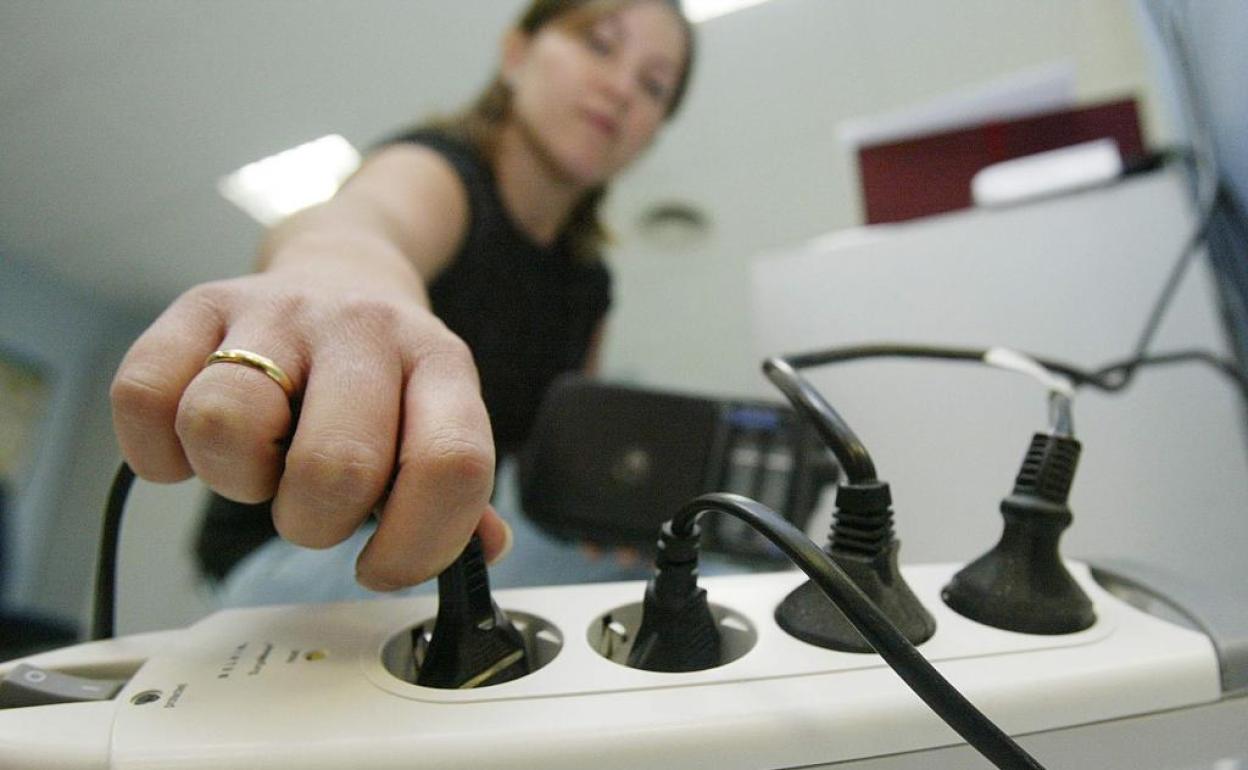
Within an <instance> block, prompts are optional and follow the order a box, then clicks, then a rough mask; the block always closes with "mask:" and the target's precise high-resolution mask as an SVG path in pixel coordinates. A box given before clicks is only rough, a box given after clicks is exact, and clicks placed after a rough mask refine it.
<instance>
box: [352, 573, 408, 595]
mask: <svg viewBox="0 0 1248 770" xmlns="http://www.w3.org/2000/svg"><path fill="white" fill-rule="evenodd" d="M355 582H357V583H359V584H360V585H362V586H364V587H365V588H367V589H368V590H370V591H377V592H378V593H390V592H392V591H397V590H399V589H400V588H402V587H403V586H396V585H393V584H391V583H387V582H385V581H384V580H373V579H371V578H366V577H365V576H364V575H362V574H360V573H359V572H357V573H355Z"/></svg>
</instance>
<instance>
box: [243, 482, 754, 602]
mask: <svg viewBox="0 0 1248 770" xmlns="http://www.w3.org/2000/svg"><path fill="white" fill-rule="evenodd" d="M518 500H519V490H518V488H517V484H516V478H515V468H514V464H513V463H511V462H506V463H504V464H503V466H502V467H501V468H500V470H499V475H498V483H497V488H496V490H495V496H494V507H495V509H497V510H498V511H499V513H500V514H501V515H502V516H503V518H504V519H506V520H507V523H508V524H510V525H511V528H512V532H513V534H514V535H515V540H514V544H513V547H512V552H511V554H510V555H509V556H508V557H507V558H505V559H503V560H502V561H501V562H499V563H497V564H495V565H494V566H492V567H491V568H490V585H491V586H492V587H494V588H518V587H523V586H547V585H566V584H570V583H597V582H609V581H616V580H645V579H647V578H649V577H650V574H651V572H652V569H653V568H652V566H651V564H649V563H648V562H647V561H646V560H640V561H636V562H634V563H632V564H622V563H620V561H619V560H618V559H617V555H616V554H611V553H607V554H603V555H602V556H600V557H597V558H594V557H593V556H591V555H589V554H588V552H587V551H586V550H585V549H583V548H582V547H580V546H578V545H577V544H575V543H567V542H564V541H561V540H558V539H556V538H553V537H551V536H549V535H547V534H546V533H545V532H543V531H542V530H540V529H538V528H537V527H536V526H534V525H533V524H532V523H530V522H529V520H528V519H527V518H526V517H525V516H524V515H522V514H521V513H519V510H520V508H519V504H518ZM373 529H374V527H373V525H371V524H370V525H367V526H365V527H362V528H361V529H360V530H359V531H358V532H356V533H355V534H354V535H353V536H351V537H350V538H349V539H347V540H346V541H344V542H342V543H340V544H338V545H336V546H334V547H333V548H328V549H325V550H312V549H308V548H301V547H299V546H296V545H292V544H290V543H288V542H286V541H284V540H280V539H274V540H271V541H269V542H268V543H266V544H265V545H264V546H262V547H261V548H259V549H258V550H256V551H254V552H252V553H251V554H249V555H248V556H247V557H246V558H245V559H244V560H243V561H242V562H240V563H239V564H238V566H237V567H235V568H234V570H233V571H231V572H230V574H229V576H228V577H227V578H226V579H225V581H224V582H223V583H222V584H221V586H220V588H219V590H218V598H219V600H220V602H221V604H222V606H223V607H250V606H258V605H265V604H295V603H302V602H331V601H346V600H353V599H377V598H384V597H387V596H411V595H416V594H426V593H434V592H435V591H436V590H437V580H429V581H427V582H425V583H422V584H421V585H418V586H415V587H413V588H408V589H405V590H402V591H399V592H396V593H390V594H382V593H376V592H374V591H369V590H368V589H366V588H363V587H362V586H360V585H359V584H358V583H356V582H355V558H356V556H357V555H358V554H359V552H360V549H362V548H363V547H364V545H365V543H367V542H368V538H369V537H370V536H371V535H372V533H373ZM656 535H657V533H656ZM699 571H700V572H701V573H702V574H704V575H712V574H730V573H736V572H745V571H749V568H748V567H745V566H742V565H740V564H737V563H734V562H733V561H731V560H729V559H727V558H725V557H720V556H717V555H714V554H705V555H704V557H703V561H702V564H701V565H699ZM639 598H640V597H639Z"/></svg>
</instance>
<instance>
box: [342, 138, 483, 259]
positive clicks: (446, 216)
mask: <svg viewBox="0 0 1248 770" xmlns="http://www.w3.org/2000/svg"><path fill="white" fill-rule="evenodd" d="M336 202H337V203H339V204H340V205H346V206H351V207H356V206H359V207H361V208H366V209H368V210H370V211H371V212H373V213H374V214H375V215H376V216H379V217H380V218H381V219H382V220H383V222H382V223H381V224H382V225H383V226H384V227H385V229H386V230H387V231H388V232H389V233H390V235H391V237H392V238H393V239H394V241H395V242H396V243H397V244H398V245H399V246H400V247H401V248H402V249H403V251H404V252H405V253H406V254H407V255H408V257H409V258H410V259H411V260H412V261H413V263H414V264H415V265H416V267H417V269H418V270H419V272H420V274H421V276H422V277H424V278H425V280H429V279H431V278H433V277H434V276H435V275H437V274H438V273H439V272H441V270H442V269H443V268H445V267H446V265H447V264H449V262H450V260H451V259H452V258H453V257H454V255H455V251H456V249H457V248H458V246H459V244H460V243H461V242H462V240H463V237H464V233H465V231H466V230H467V227H468V193H467V190H466V189H465V188H464V184H463V182H462V181H461V179H460V177H459V174H458V173H456V171H455V169H454V167H453V166H451V163H450V161H448V160H447V159H446V158H445V157H443V156H442V155H441V154H440V153H438V152H437V151H435V150H433V149H430V148H428V147H425V146H423V145H419V144H413V143H410V142H404V143H397V144H392V145H387V146H386V147H383V148H381V149H379V150H377V151H376V152H374V153H372V154H371V155H370V156H369V157H368V158H367V159H366V160H365V161H364V163H363V165H361V167H360V169H359V170H358V171H356V173H355V174H354V175H353V176H352V177H351V178H350V179H349V180H348V181H347V183H346V184H345V185H343V187H342V190H341V191H339V193H338V195H337V196H336Z"/></svg>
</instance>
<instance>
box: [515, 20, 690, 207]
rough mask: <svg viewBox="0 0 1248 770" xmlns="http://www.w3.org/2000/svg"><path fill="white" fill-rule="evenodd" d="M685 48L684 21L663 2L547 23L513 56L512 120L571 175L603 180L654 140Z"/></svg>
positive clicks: (576, 179) (582, 180)
mask: <svg viewBox="0 0 1248 770" xmlns="http://www.w3.org/2000/svg"><path fill="white" fill-rule="evenodd" d="M686 45H687V41H686V39H685V31H684V28H683V26H682V22H681V21H680V19H679V18H678V17H677V16H676V14H675V12H674V11H673V10H672V9H671V8H670V7H669V6H667V5H666V4H665V3H663V2H660V1H659V0H639V1H638V2H634V3H629V4H627V5H625V6H623V7H621V8H620V9H618V10H616V11H612V12H609V13H605V14H601V15H598V16H595V17H591V18H590V19H588V20H587V21H585V22H584V23H580V24H565V23H560V22H559V21H556V22H552V23H550V24H547V25H546V26H545V27H543V28H541V29H540V30H538V32H537V33H536V34H534V35H533V36H532V37H527V38H519V39H515V40H513V41H512V47H511V48H510V49H508V50H507V51H506V52H505V53H504V77H505V78H506V79H507V82H508V83H509V85H510V87H511V89H512V113H511V119H512V121H514V123H515V124H516V125H517V127H519V128H520V130H521V131H522V132H523V133H524V134H525V135H526V136H527V137H528V138H529V140H530V142H531V143H532V144H533V145H534V146H535V147H536V148H537V150H538V152H539V153H541V154H542V155H544V156H545V160H546V161H547V162H548V163H550V164H551V165H552V166H554V167H555V168H556V170H557V171H558V172H559V173H560V174H562V175H563V176H565V177H566V178H567V179H568V180H569V181H571V182H573V183H575V184H579V185H583V186H585V187H591V186H594V185H597V184H600V183H602V182H604V181H606V180H607V179H609V178H610V177H611V176H612V175H613V174H615V173H616V172H617V171H619V170H620V169H622V168H624V167H625V166H627V165H628V164H629V163H630V162H631V161H632V160H633V159H634V158H636V157H637V155H638V154H639V153H640V152H641V151H642V150H643V149H645V148H646V146H647V145H649V143H650V141H651V140H652V139H653V138H654V135H655V133H656V132H657V131H658V129H659V126H660V125H661V124H662V123H663V119H664V117H665V116H666V115H667V112H668V108H669V106H670V105H671V100H672V97H673V95H674V93H675V90H676V87H677V85H678V84H679V82H680V78H681V75H682V67H683V66H684V60H685V46H686Z"/></svg>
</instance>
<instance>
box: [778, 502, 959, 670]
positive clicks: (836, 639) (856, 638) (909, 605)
mask: <svg viewBox="0 0 1248 770" xmlns="http://www.w3.org/2000/svg"><path fill="white" fill-rule="evenodd" d="M900 548H901V543H900V542H899V541H898V540H897V538H896V537H895V536H894V535H893V509H892V494H891V493H890V492H889V488H888V484H887V483H885V482H883V481H878V480H870V481H860V482H855V483H845V484H842V485H841V486H840V487H839V488H838V489H837V491H836V514H835V516H834V518H833V521H832V531H831V533H830V534H829V537H828V546H827V549H826V550H827V552H828V555H829V556H831V557H832V560H833V561H835V562H836V564H837V566H839V567H840V568H841V569H842V570H844V571H845V574H846V575H848V576H849V577H850V578H851V579H852V580H853V581H854V583H855V584H857V586H858V587H859V588H860V589H862V592H863V593H865V594H866V595H867V596H868V597H869V598H870V599H871V601H872V602H874V603H875V605H876V606H877V607H879V608H880V610H881V611H882V612H883V613H884V615H886V616H887V617H888V619H889V620H890V621H892V623H893V625H895V626H897V629H898V630H899V631H901V633H902V634H903V635H904V636H905V637H906V639H907V640H908V641H909V642H910V643H911V644H914V645H919V644H922V643H923V642H926V641H927V640H928V639H930V638H931V637H932V634H934V633H936V621H935V619H934V618H932V616H931V613H929V612H928V611H927V608H925V607H924V606H923V604H922V602H920V601H919V600H918V597H916V596H915V595H914V592H913V591H911V590H910V586H909V584H908V583H906V579H905V578H904V577H903V576H902V574H901V569H900V568H899V567H898V565H897V554H898V551H899V550H900ZM776 623H777V624H778V625H779V626H780V627H781V628H783V629H784V630H785V631H787V632H789V633H790V634H792V635H793V636H795V637H797V638H798V639H801V640H802V641H804V642H807V643H809V644H814V645H818V646H820V647H825V648H828V649H832V650H841V651H844V652H873V651H874V648H873V647H872V646H871V645H870V644H869V643H868V642H867V640H866V639H864V638H863V637H862V634H860V633H858V631H857V629H855V628H854V625H853V624H852V623H850V622H849V619H848V618H846V617H845V615H844V613H842V612H841V611H840V610H839V609H837V608H836V605H834V604H833V603H832V601H831V600H830V599H828V597H827V595H826V594H824V592H823V591H822V590H821V589H820V588H819V587H818V586H817V585H815V584H814V583H813V582H811V581H809V580H808V581H806V582H805V583H803V584H802V585H800V586H798V587H797V588H795V589H794V590H793V591H792V592H791V593H790V594H789V595H788V596H786V597H785V598H784V601H782V602H781V603H780V605H779V606H778V607H776Z"/></svg>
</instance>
